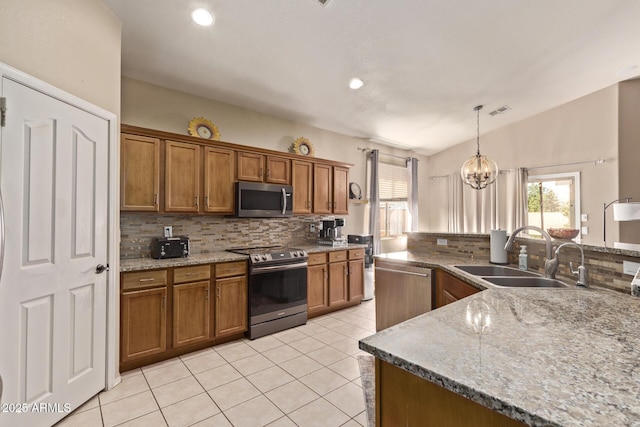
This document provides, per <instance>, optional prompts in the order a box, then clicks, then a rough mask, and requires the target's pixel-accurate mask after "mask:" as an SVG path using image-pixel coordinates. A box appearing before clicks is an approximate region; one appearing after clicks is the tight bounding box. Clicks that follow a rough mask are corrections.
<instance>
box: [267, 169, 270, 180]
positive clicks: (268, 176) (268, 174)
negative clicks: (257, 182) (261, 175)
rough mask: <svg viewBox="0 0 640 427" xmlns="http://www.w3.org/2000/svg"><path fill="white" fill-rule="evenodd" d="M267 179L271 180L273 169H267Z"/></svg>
mask: <svg viewBox="0 0 640 427" xmlns="http://www.w3.org/2000/svg"><path fill="white" fill-rule="evenodd" d="M267 178H271V169H270V168H267Z"/></svg>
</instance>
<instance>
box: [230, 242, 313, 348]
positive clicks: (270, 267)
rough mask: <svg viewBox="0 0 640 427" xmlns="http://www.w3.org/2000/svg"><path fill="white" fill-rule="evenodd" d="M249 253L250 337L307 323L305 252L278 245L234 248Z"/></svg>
mask: <svg viewBox="0 0 640 427" xmlns="http://www.w3.org/2000/svg"><path fill="white" fill-rule="evenodd" d="M229 251H230V252H235V253H240V254H244V255H249V298H248V300H249V330H248V332H247V335H248V337H249V338H250V339H255V338H259V337H262V336H264V335H268V334H272V333H274V332H278V331H282V330H284V329H288V328H292V327H294V326H299V325H304V324H305V323H307V259H308V255H307V252H306V251H304V250H301V249H286V248H281V247H261V248H238V249H230V250H229Z"/></svg>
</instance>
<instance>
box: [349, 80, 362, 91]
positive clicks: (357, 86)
mask: <svg viewBox="0 0 640 427" xmlns="http://www.w3.org/2000/svg"><path fill="white" fill-rule="evenodd" d="M363 85H364V82H363V81H362V79H359V78H357V77H356V78H353V79H351V81H350V82H349V87H350V88H351V89H354V90H355V89H360V88H361V87H362V86H363Z"/></svg>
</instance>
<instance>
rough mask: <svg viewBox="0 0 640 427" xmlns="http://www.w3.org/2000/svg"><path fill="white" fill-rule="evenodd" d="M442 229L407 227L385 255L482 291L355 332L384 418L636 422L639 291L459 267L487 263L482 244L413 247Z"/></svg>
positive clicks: (381, 422) (459, 422)
mask: <svg viewBox="0 0 640 427" xmlns="http://www.w3.org/2000/svg"><path fill="white" fill-rule="evenodd" d="M435 237H436V236H435V235H430V234H429V235H428V234H427V233H420V235H414V236H410V237H409V242H410V243H409V248H410V250H409V251H408V252H404V253H397V254H387V255H383V256H381V257H380V258H379V259H384V260H385V261H393V262H396V263H398V264H400V265H401V264H403V263H404V264H405V265H412V266H423V267H428V268H436V269H438V270H437V272H436V274H437V273H440V272H442V273H446V274H449V275H453V276H455V277H456V278H457V279H461V280H463V281H465V282H467V283H469V284H470V285H471V286H474V287H476V288H477V289H478V290H479V291H480V290H482V292H478V293H476V294H474V295H471V296H469V297H467V298H465V299H463V300H460V301H456V302H453V303H451V304H448V305H446V306H444V307H441V308H438V309H437V310H434V311H431V312H429V313H426V314H423V315H421V316H418V317H415V318H413V319H410V320H408V321H406V322H403V323H400V324H398V325H395V326H392V327H390V328H388V329H385V330H383V331H380V332H379V333H377V334H376V335H373V336H371V337H368V338H365V339H363V340H361V341H360V348H361V349H362V350H364V351H366V352H368V353H371V354H372V355H374V356H375V357H376V419H377V422H378V424H377V425H378V426H392V425H405V424H406V425H437V426H456V427H457V426H465V425H468V426H474V427H477V426H485V425H486V426H491V425H493V426H501V427H502V426H524V425H528V426H537V427H540V426H565V427H568V426H639V425H640V403H639V402H640V401H639V400H638V395H639V394H640V371H639V369H638V368H639V367H640V362H638V361H639V360H640V336H639V335H638V333H637V331H638V324H640V299H638V298H635V297H632V296H631V295H629V294H628V293H623V292H615V291H612V290H608V289H603V288H602V287H596V286H594V287H591V288H587V289H585V288H577V287H573V286H570V287H568V288H564V289H533V288H519V289H516V288H497V287H492V286H490V285H489V286H487V283H486V282H484V281H482V280H475V281H474V280H473V278H472V277H471V276H470V275H468V274H466V273H464V272H462V270H459V269H457V268H455V267H454V265H460V264H470V263H475V264H487V265H488V262H487V258H486V257H485V256H484V255H486V254H484V253H483V252H482V249H479V250H476V251H473V250H471V249H469V248H470V247H471V246H474V244H471V245H459V247H460V248H464V249H461V250H465V251H468V252H467V253H466V254H462V253H457V254H455V253H454V250H453V249H452V248H449V252H447V253H443V252H441V253H436V250H437V249H436V248H437V247H436V245H432V246H431V247H432V248H433V252H431V253H429V254H427V253H425V252H423V251H420V250H417V249H418V247H420V246H421V247H422V248H425V247H428V246H429V245H427V244H424V240H427V239H431V238H434V239H435ZM437 237H440V238H442V237H443V236H442V235H440V236H437ZM446 237H448V238H449V239H450V240H454V239H455V238H456V236H453V235H448V236H446ZM468 237H469V238H470V239H472V240H473V239H476V240H479V239H481V237H482V236H480V237H479V236H477V235H476V236H468ZM529 240H530V239H527V242H526V243H527V244H528V245H529V244H530V243H531V242H530V241H529ZM419 241H422V243H420V242H419ZM476 243H477V242H476ZM455 245H456V244H455V243H454V244H453V245H452V246H455ZM477 246H478V248H481V246H482V245H480V244H477ZM478 248H474V249H478ZM446 249H447V248H445V250H446ZM617 255H620V254H617ZM594 270H595V268H594ZM596 276H597V274H596ZM567 283H569V282H567ZM594 284H595V285H598V284H599V283H598V282H597V281H595V283H594ZM483 289H484V290H483Z"/></svg>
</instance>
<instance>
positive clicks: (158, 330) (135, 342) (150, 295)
mask: <svg viewBox="0 0 640 427" xmlns="http://www.w3.org/2000/svg"><path fill="white" fill-rule="evenodd" d="M121 287H122V290H123V292H122V294H121V297H120V305H121V308H120V355H121V356H120V360H121V362H123V363H124V362H130V361H133V360H138V359H143V358H146V357H149V356H154V355H157V354H160V353H163V352H164V351H165V350H166V349H167V271H166V270H156V271H147V272H135V273H125V274H123V275H122V280H121Z"/></svg>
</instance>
